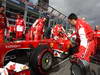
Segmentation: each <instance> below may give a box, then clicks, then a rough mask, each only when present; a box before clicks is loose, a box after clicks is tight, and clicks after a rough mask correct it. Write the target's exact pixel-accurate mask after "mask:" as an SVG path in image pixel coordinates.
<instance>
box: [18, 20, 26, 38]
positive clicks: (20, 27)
mask: <svg viewBox="0 0 100 75" xmlns="http://www.w3.org/2000/svg"><path fill="white" fill-rule="evenodd" d="M25 30H26V24H25V21H24V19H23V18H18V19H17V20H16V39H19V38H22V37H23V32H25Z"/></svg>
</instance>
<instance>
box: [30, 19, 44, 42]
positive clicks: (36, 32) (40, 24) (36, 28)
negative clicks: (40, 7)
mask: <svg viewBox="0 0 100 75" xmlns="http://www.w3.org/2000/svg"><path fill="white" fill-rule="evenodd" d="M45 21H46V18H39V19H37V20H36V21H35V22H34V24H33V25H32V27H31V35H30V36H31V37H33V36H34V40H40V39H41V38H42V36H43V30H44V29H43V28H44V25H45V24H44V23H45Z"/></svg>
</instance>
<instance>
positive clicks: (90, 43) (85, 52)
mask: <svg viewBox="0 0 100 75" xmlns="http://www.w3.org/2000/svg"><path fill="white" fill-rule="evenodd" d="M76 32H77V38H78V39H79V40H80V41H79V40H78V41H79V48H78V53H76V54H75V56H76V57H78V58H79V59H84V60H86V61H88V62H89V61H90V58H89V57H90V56H91V55H92V54H93V53H94V51H95V41H94V31H93V30H92V28H91V27H90V25H89V24H88V23H87V22H85V21H84V20H82V19H77V23H76Z"/></svg>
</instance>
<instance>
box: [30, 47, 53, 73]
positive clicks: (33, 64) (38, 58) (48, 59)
mask: <svg viewBox="0 0 100 75" xmlns="http://www.w3.org/2000/svg"><path fill="white" fill-rule="evenodd" d="M52 63H53V54H52V52H51V51H50V48H49V47H48V46H46V45H40V46H38V47H37V48H35V49H34V50H33V52H32V54H31V56H30V63H29V64H30V68H31V70H33V71H35V72H36V73H39V74H46V73H48V72H49V70H50V69H51V67H52Z"/></svg>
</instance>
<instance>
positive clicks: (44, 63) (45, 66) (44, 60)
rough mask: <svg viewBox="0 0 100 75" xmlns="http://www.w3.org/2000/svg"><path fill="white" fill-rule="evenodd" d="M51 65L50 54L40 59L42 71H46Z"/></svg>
mask: <svg viewBox="0 0 100 75" xmlns="http://www.w3.org/2000/svg"><path fill="white" fill-rule="evenodd" d="M51 65H52V55H51V53H49V52H47V53H45V54H44V55H43V57H42V68H43V69H44V70H48V69H49V68H50V67H51Z"/></svg>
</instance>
